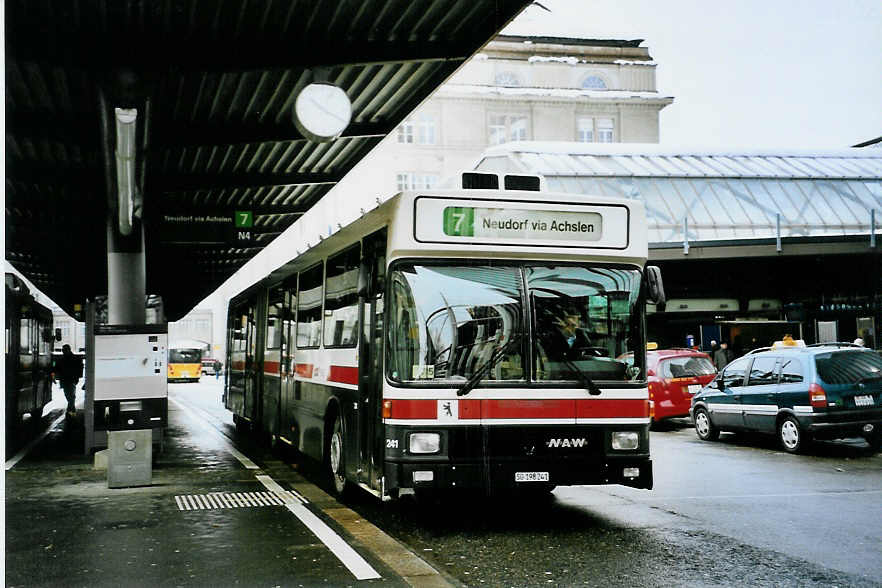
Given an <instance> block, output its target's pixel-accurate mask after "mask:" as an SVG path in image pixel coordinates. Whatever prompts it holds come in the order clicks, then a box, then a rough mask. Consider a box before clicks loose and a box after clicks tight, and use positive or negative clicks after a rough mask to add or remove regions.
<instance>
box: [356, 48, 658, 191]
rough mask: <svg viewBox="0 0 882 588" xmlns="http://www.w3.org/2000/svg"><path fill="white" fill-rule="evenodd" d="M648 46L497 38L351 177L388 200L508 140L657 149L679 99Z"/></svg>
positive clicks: (438, 179)
mask: <svg viewBox="0 0 882 588" xmlns="http://www.w3.org/2000/svg"><path fill="white" fill-rule="evenodd" d="M641 43H642V41H641V40H633V41H628V40H596V39H568V38H556V37H519V36H518V37H516V36H498V37H496V38H495V39H494V40H493V41H491V42H490V43H488V44H487V46H486V47H485V48H484V50H483V51H482V52H481V53H480V54H478V55H477V56H476V57H475V58H473V59H472V60H470V61H469V62H468V63H467V64H466V65H464V66H463V67H462V68H461V69H460V70H459V71H458V72H457V73H456V74H455V75H454V76H453V77H452V78H451V79H450V80H448V82H447V83H445V84H444V85H443V86H442V87H441V88H440V89H439V90H438V91H437V92H436V93H435V94H434V95H433V96H432V97H431V98H429V99H428V100H427V101H426V102H425V103H423V104H422V105H421V106H420V107H419V108H418V109H417V110H416V111H414V113H413V114H412V115H411V116H410V117H408V119H407V120H406V121H405V122H404V123H403V124H402V125H401V126H399V127H398V129H397V131H396V132H394V133H392V134H391V135H390V136H389V137H387V138H386V139H385V140H384V141H383V143H382V144H381V145H380V146H379V147H378V148H377V149H376V151H375V152H374V153H372V154H371V157H370V158H369V160H370V163H368V164H367V165H362V166H359V168H358V170H357V173H356V174H350V176H358V177H359V183H360V184H361V185H362V186H370V189H371V190H372V191H374V190H376V192H377V194H378V195H389V194H393V193H395V192H398V191H401V190H405V189H425V188H432V187H434V186H436V185H438V184H439V183H440V182H441V181H442V180H443V179H444V178H446V177H447V176H449V175H452V174H454V173H456V172H459V171H461V170H463V169H468V168H470V167H471V166H472V165H473V164H474V162H475V161H476V160H477V158H478V157H479V156H480V154H481V153H482V152H483V151H484V149H486V148H487V147H489V146H493V145H498V144H502V143H507V142H510V141H524V140H528V141H529V140H533V141H580V142H586V143H657V142H658V141H659V112H660V111H661V109H663V108H664V107H665V106H667V105H668V104H671V103H672V102H673V98H672V97H669V96H663V95H661V94H659V92H658V90H657V88H656V75H655V68H656V64H655V62H654V61H653V60H652V57H651V56H650V55H649V50H648V48H646V47H641V46H640V44H641Z"/></svg>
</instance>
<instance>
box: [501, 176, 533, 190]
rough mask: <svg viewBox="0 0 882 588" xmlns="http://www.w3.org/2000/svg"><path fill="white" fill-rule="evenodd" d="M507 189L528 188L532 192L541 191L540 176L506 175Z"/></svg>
mask: <svg viewBox="0 0 882 588" xmlns="http://www.w3.org/2000/svg"><path fill="white" fill-rule="evenodd" d="M505 189H506V190H527V191H530V192H539V191H540V182H539V176H523V175H510V174H506V176H505Z"/></svg>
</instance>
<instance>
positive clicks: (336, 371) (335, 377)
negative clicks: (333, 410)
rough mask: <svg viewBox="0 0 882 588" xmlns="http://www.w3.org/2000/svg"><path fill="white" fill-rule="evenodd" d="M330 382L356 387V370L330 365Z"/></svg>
mask: <svg viewBox="0 0 882 588" xmlns="http://www.w3.org/2000/svg"><path fill="white" fill-rule="evenodd" d="M328 380H330V381H331V382H339V383H341V384H354V385H356V386H357V385H358V368H357V367H352V366H347V365H332V366H331V373H330V374H329V375H328Z"/></svg>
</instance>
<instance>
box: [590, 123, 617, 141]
mask: <svg viewBox="0 0 882 588" xmlns="http://www.w3.org/2000/svg"><path fill="white" fill-rule="evenodd" d="M594 124H595V126H596V127H597V142H598V143H612V142H613V119H611V118H598V119H597V120H595V121H594Z"/></svg>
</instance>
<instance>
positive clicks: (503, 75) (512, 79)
mask: <svg viewBox="0 0 882 588" xmlns="http://www.w3.org/2000/svg"><path fill="white" fill-rule="evenodd" d="M494 81H495V83H496V85H497V86H508V87H512V86H520V85H521V82H520V80H518V77H517V76H516V75H515V74H514V73H513V72H510V71H502V72H499V73H498V74H496V79H495V80H494Z"/></svg>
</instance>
